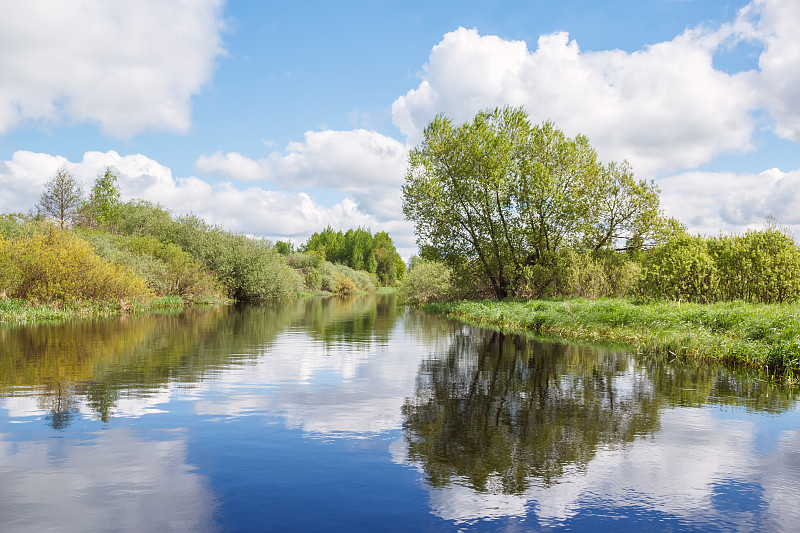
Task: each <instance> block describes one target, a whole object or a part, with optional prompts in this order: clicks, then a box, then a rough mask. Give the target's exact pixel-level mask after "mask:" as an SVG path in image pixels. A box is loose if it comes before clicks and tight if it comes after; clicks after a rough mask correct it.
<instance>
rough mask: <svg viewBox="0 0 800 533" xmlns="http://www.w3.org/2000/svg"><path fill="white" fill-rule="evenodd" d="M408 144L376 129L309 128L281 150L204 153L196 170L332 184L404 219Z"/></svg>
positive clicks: (369, 208) (300, 184)
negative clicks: (253, 154)
mask: <svg viewBox="0 0 800 533" xmlns="http://www.w3.org/2000/svg"><path fill="white" fill-rule="evenodd" d="M406 157H407V150H406V147H405V145H403V144H402V143H401V142H399V141H397V140H395V139H392V138H391V137H387V136H385V135H382V134H380V133H377V132H375V131H368V130H362V129H357V130H351V131H333V130H324V131H307V132H306V133H305V138H304V140H303V142H291V143H289V145H288V146H287V147H286V150H284V151H283V152H273V153H272V154H270V155H269V156H268V157H266V158H263V159H259V160H253V159H250V158H248V157H246V156H244V155H242V154H240V153H237V152H228V153H224V154H223V153H221V152H216V153H214V154H211V155H202V156H200V157H199V158H198V159H197V161H196V162H195V168H196V169H197V170H198V171H199V172H203V173H209V174H217V175H220V176H222V177H224V178H227V179H234V180H242V181H254V180H270V181H275V182H277V183H279V184H280V185H281V186H282V187H284V188H286V189H289V190H298V189H302V188H306V187H322V188H328V189H335V190H338V191H342V192H345V193H348V194H350V195H352V196H353V198H354V200H355V201H356V202H357V203H358V204H359V206H360V207H361V208H362V209H364V210H365V211H366V212H368V213H370V214H371V215H372V216H374V217H376V218H377V219H378V220H381V221H388V220H392V219H394V220H399V219H402V216H403V215H402V206H401V203H400V195H399V194H398V189H399V187H400V185H401V184H402V183H403V177H404V175H405V169H406Z"/></svg>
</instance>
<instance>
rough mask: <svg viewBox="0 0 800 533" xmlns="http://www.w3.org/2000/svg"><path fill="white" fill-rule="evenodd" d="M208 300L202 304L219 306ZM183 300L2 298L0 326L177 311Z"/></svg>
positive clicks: (172, 298) (177, 298) (167, 298)
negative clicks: (96, 300) (54, 301)
mask: <svg viewBox="0 0 800 533" xmlns="http://www.w3.org/2000/svg"><path fill="white" fill-rule="evenodd" d="M220 302H222V300H219V301H215V302H212V301H210V300H209V301H206V302H200V303H206V304H210V303H220ZM184 305H185V304H184V301H183V300H181V299H180V298H179V297H176V296H166V297H164V298H154V299H152V300H150V301H149V302H147V303H144V304H143V303H139V302H130V303H128V302H107V301H103V302H75V303H71V304H62V303H33V302H30V301H26V300H21V299H18V298H6V299H0V324H4V323H5V324H28V323H32V322H48V321H57V320H69V319H75V318H96V317H107V316H113V315H119V314H123V313H130V312H143V311H151V310H155V309H176V308H181V307H183V306H184Z"/></svg>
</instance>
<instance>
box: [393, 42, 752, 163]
mask: <svg viewBox="0 0 800 533" xmlns="http://www.w3.org/2000/svg"><path fill="white" fill-rule="evenodd" d="M729 33H730V30H726V31H720V32H716V33H706V32H703V31H700V30H687V31H686V32H684V33H683V34H681V35H679V36H677V37H676V38H675V39H673V40H672V41H668V42H662V43H657V44H653V45H651V46H648V47H645V48H644V49H643V50H639V51H637V52H634V53H627V52H624V51H621V50H611V51H600V52H582V51H581V50H580V47H579V46H578V43H577V42H576V41H574V40H570V39H569V36H568V34H567V33H563V32H559V33H554V34H550V35H543V36H541V37H540V38H539V40H538V43H537V48H536V49H535V50H533V51H530V50H528V47H527V44H526V43H524V42H522V41H507V40H504V39H501V38H499V37H496V36H491V35H490V36H482V35H480V34H479V33H478V31H477V30H475V29H465V28H459V29H458V30H456V31H453V32H451V33H448V34H446V35H445V36H444V38H443V39H442V41H441V42H440V43H439V44H437V45H436V46H435V47H434V48H433V50H432V51H431V54H430V58H429V62H428V64H427V65H425V66H424V67H423V73H422V78H423V79H422V82H421V83H420V85H419V86H418V87H417V88H416V89H413V90H411V91H409V92H408V93H407V94H405V95H403V96H401V97H400V98H398V99H397V100H396V101H395V102H394V104H393V105H392V111H393V117H394V122H395V124H396V125H397V126H398V127H399V128H400V130H401V131H402V132H403V133H404V134H405V135H406V136H407V137H408V140H409V143H410V144H415V143H417V142H419V140H420V139H421V135H422V130H423V128H424V127H425V125H426V124H427V123H428V122H429V121H430V120H431V119H432V118H433V116H434V115H435V114H436V113H438V112H443V113H445V114H446V115H447V116H449V117H450V118H452V119H453V120H455V121H457V122H461V121H465V120H468V119H469V118H471V117H472V116H474V114H475V113H476V112H477V111H478V110H479V109H482V108H487V107H495V106H502V105H506V104H511V105H515V106H520V105H521V106H524V107H525V109H526V110H527V111H528V113H529V114H530V115H531V118H532V119H533V120H534V121H536V122H539V121H543V120H553V121H554V122H555V123H556V124H558V126H559V127H561V128H562V129H564V130H565V131H566V132H567V133H569V134H570V135H575V134H577V133H583V134H586V135H588V136H589V137H590V139H591V141H592V143H593V144H594V145H595V146H596V147H597V148H598V151H599V152H600V155H601V157H602V158H603V159H614V160H620V159H628V160H630V161H631V162H632V163H633V165H634V167H635V168H636V169H637V171H638V172H639V173H643V174H654V173H657V172H660V171H664V170H675V169H679V168H688V167H694V166H696V165H699V164H702V163H704V162H707V161H709V160H710V159H711V158H713V157H714V156H716V155H718V154H720V153H722V152H729V151H745V150H749V149H750V148H751V142H750V136H751V133H752V130H753V120H752V118H751V116H750V111H751V109H752V107H753V91H752V89H751V88H750V86H749V84H748V79H747V76H746V75H744V74H740V75H739V74H737V75H729V74H726V73H724V72H721V71H718V70H715V69H714V67H713V64H712V59H713V53H714V51H715V49H716V47H717V46H718V45H719V44H720V42H721V41H722V40H724V39H725V38H726V37H727V35H728V34H729Z"/></svg>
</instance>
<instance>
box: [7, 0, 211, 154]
mask: <svg viewBox="0 0 800 533" xmlns="http://www.w3.org/2000/svg"><path fill="white" fill-rule="evenodd" d="M223 2H224V0H169V1H164V0H142V1H137V2H127V1H124V0H112V1H105V2H93V1H88V0H83V1H78V2H48V1H43V0H33V1H28V2H13V1H8V0H3V2H2V4H3V5H4V7H3V8H2V13H3V16H2V17H0V35H2V36H3V39H0V72H3V76H2V77H0V133H2V132H4V131H7V130H9V129H11V128H13V127H15V126H16V125H17V124H19V123H20V122H26V121H43V122H44V123H60V122H62V121H63V122H67V123H80V122H90V123H97V124H99V125H100V127H101V129H102V131H103V132H104V133H106V134H109V135H112V136H115V137H123V138H124V137H130V136H132V135H134V134H136V133H139V132H141V131H143V130H169V131H177V132H185V131H187V130H188V129H189V127H190V124H191V97H192V95H194V94H196V93H197V92H198V91H199V90H200V88H201V87H202V86H203V85H204V84H205V83H206V82H207V81H208V80H209V79H210V77H211V74H212V71H213V69H214V62H215V58H216V57H218V56H219V55H221V54H222V53H223V49H222V47H221V39H220V32H221V30H222V22H221V11H222V4H223ZM177 21H180V22H179V23H177Z"/></svg>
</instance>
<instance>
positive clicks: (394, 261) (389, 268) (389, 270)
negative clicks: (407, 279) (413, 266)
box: [373, 231, 406, 285]
mask: <svg viewBox="0 0 800 533" xmlns="http://www.w3.org/2000/svg"><path fill="white" fill-rule="evenodd" d="M373 243H374V249H375V261H376V262H377V268H376V270H375V273H376V274H377V275H378V279H379V280H380V282H381V283H382V284H383V285H392V284H394V282H395V281H397V280H400V279H403V275H404V274H405V271H406V265H405V263H403V260H402V259H401V258H400V254H399V253H397V250H396V249H395V247H394V243H393V242H392V239H391V237H389V234H388V233H386V232H385V231H381V232H378V233H376V234H375V239H374V241H373Z"/></svg>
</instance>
